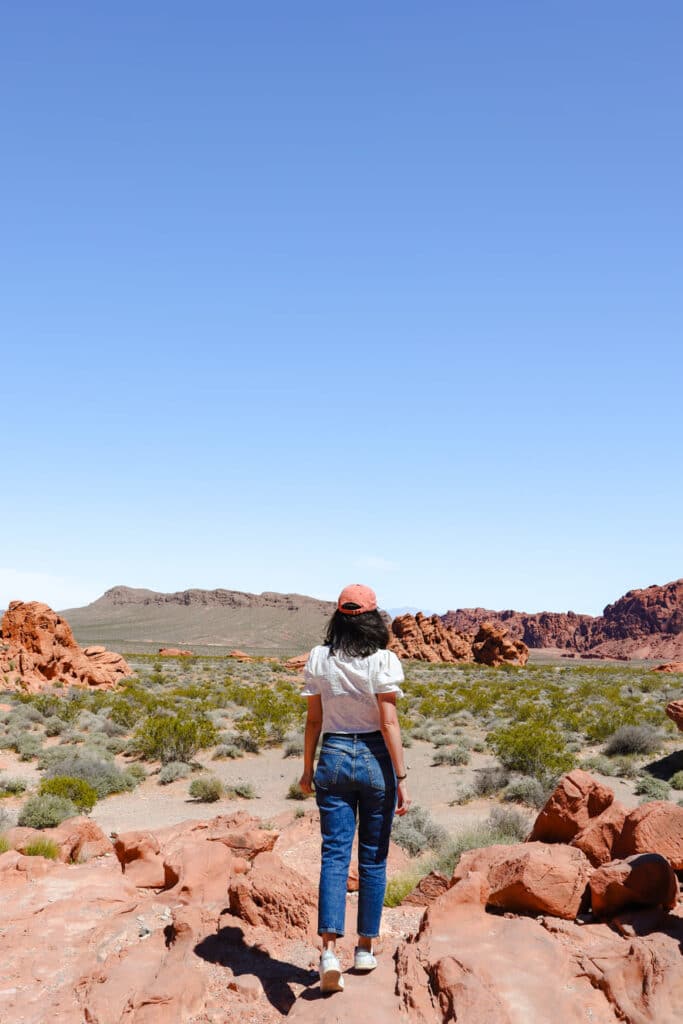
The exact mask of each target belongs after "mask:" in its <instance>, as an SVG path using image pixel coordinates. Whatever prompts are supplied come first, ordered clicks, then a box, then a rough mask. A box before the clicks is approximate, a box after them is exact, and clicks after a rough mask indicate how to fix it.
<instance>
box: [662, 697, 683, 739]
mask: <svg viewBox="0 0 683 1024" xmlns="http://www.w3.org/2000/svg"><path fill="white" fill-rule="evenodd" d="M666 713H667V715H668V716H669V718H670V719H671V721H672V722H675V723H676V725H677V726H678V728H679V729H680V730H681V732H683V700H672V701H671V702H670V703H669V704H667V706H666Z"/></svg>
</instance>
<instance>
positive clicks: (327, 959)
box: [320, 949, 344, 992]
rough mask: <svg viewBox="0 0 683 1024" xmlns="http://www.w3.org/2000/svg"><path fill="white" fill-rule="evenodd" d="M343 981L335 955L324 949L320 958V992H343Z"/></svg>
mask: <svg viewBox="0 0 683 1024" xmlns="http://www.w3.org/2000/svg"><path fill="white" fill-rule="evenodd" d="M343 990H344V979H343V977H342V972H341V965H340V963H339V960H338V959H337V956H336V954H335V953H333V952H332V950H331V949H326V950H325V951H324V952H323V955H322V956H321V957H320V991H321V992H343Z"/></svg>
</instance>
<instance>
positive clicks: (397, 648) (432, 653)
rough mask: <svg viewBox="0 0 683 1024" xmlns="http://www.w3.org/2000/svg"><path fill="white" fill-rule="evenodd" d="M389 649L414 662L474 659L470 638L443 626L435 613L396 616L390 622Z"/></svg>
mask: <svg viewBox="0 0 683 1024" xmlns="http://www.w3.org/2000/svg"><path fill="white" fill-rule="evenodd" d="M389 650H390V651H393V652H394V653H395V654H397V655H398V656H399V658H414V659H415V660H417V661H432V662H437V661H447V662H452V661H474V655H473V652H472V638H471V637H469V636H463V635H462V634H460V633H456V632H455V631H454V630H452V629H449V628H448V626H445V625H444V623H443V622H442V620H441V619H440V618H439V616H438V615H429V616H427V615H423V614H422V612H418V613H417V615H410V614H406V615H398V616H397V617H396V618H395V619H393V621H392V623H391V636H390V640H389Z"/></svg>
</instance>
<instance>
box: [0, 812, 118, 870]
mask: <svg viewBox="0 0 683 1024" xmlns="http://www.w3.org/2000/svg"><path fill="white" fill-rule="evenodd" d="M4 835H5V837H6V839H7V841H8V843H9V844H10V846H11V847H12V848H13V849H14V850H18V851H19V852H20V853H24V852H25V850H26V849H27V848H28V847H29V846H30V845H31V844H32V843H35V842H36V841H37V840H40V839H49V840H50V841H51V842H53V843H56V845H57V846H58V847H59V859H60V860H61V861H62V862H63V863H65V864H68V863H70V862H73V861H79V862H85V861H88V860H92V859H93V858H95V857H102V856H104V855H106V854H108V853H112V852H113V847H112V844H111V842H110V840H109V839H107V837H106V836H105V834H104V832H103V831H102V829H101V828H100V827H99V825H98V824H97V823H96V822H94V821H93V820H92V818H86V817H78V818H68V819H67V820H66V821H63V822H62V823H61V825H57V827H56V828H44V829H35V828H23V827H21V826H20V827H17V828H11V829H9V830H8V831H6V832H5V833H4Z"/></svg>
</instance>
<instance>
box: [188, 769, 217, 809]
mask: <svg viewBox="0 0 683 1024" xmlns="http://www.w3.org/2000/svg"><path fill="white" fill-rule="evenodd" d="M189 792H190V796H191V797H193V798H194V799H195V800H198V801H199V803H203V804H212V803H215V801H216V800H220V798H221V797H222V796H223V793H224V790H223V783H222V782H221V780H220V779H217V778H216V776H215V775H200V776H199V778H197V779H193V780H192V782H191V783H190V790H189Z"/></svg>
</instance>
